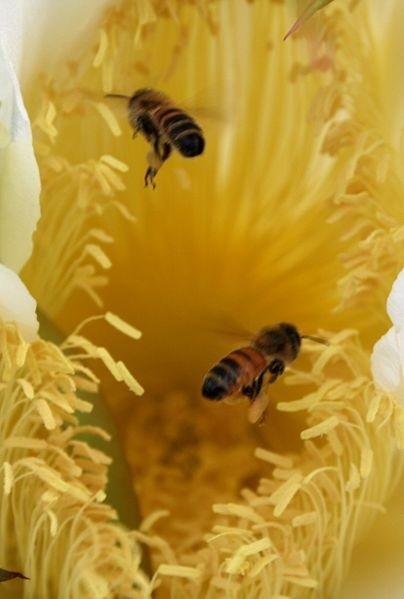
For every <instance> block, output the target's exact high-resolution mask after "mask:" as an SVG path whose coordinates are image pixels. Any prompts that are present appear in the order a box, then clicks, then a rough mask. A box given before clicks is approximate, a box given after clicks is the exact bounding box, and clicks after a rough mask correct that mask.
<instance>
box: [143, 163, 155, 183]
mask: <svg viewBox="0 0 404 599" xmlns="http://www.w3.org/2000/svg"><path fill="white" fill-rule="evenodd" d="M156 175H157V169H155V168H154V167H153V166H149V168H148V169H147V171H146V174H145V176H144V186H145V187H148V186H149V183H150V185H151V186H152V187H153V189H155V188H156V184H155V182H154V177H155V176H156Z"/></svg>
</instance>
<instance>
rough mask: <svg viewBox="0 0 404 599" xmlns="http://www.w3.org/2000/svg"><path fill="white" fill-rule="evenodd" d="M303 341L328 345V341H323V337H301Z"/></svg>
mask: <svg viewBox="0 0 404 599" xmlns="http://www.w3.org/2000/svg"><path fill="white" fill-rule="evenodd" d="M301 338H302V339H310V341H315V342H316V343H321V344H322V345H328V341H327V339H323V338H322V337H316V336H313V335H301Z"/></svg>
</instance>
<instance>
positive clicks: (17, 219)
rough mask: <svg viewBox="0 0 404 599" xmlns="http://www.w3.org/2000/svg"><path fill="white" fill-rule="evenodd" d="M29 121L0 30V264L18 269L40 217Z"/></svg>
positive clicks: (26, 252)
mask: <svg viewBox="0 0 404 599" xmlns="http://www.w3.org/2000/svg"><path fill="white" fill-rule="evenodd" d="M39 192H40V180H39V171H38V165H37V163H36V160H35V155H34V149H33V147H32V136H31V127H30V123H29V119H28V116H27V113H26V110H25V108H24V104H23V101H22V97H21V93H20V89H19V85H18V81H17V77H16V74H15V72H14V69H13V65H12V62H11V59H10V56H9V55H8V52H7V49H6V45H5V43H4V38H3V36H2V32H1V29H0V262H2V263H3V264H6V265H7V266H9V267H10V268H12V269H13V270H15V271H18V270H20V268H21V267H22V266H23V264H24V263H25V262H26V260H27V259H28V258H29V256H30V254H31V251H32V234H33V232H34V230H35V227H36V223H37V221H38V219H39V215H40V207H39Z"/></svg>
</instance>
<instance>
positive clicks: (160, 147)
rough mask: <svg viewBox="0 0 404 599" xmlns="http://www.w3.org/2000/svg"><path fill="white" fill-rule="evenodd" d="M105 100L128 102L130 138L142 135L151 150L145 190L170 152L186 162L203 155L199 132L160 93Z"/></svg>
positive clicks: (147, 90) (144, 92) (144, 91)
mask: <svg viewBox="0 0 404 599" xmlns="http://www.w3.org/2000/svg"><path fill="white" fill-rule="evenodd" d="M107 97H109V98H124V99H126V100H127V102H128V118H129V123H130V125H131V126H132V128H133V131H134V133H133V137H135V136H136V135H137V134H138V133H141V134H142V135H144V137H145V138H146V140H147V141H148V142H149V143H150V145H151V146H152V150H151V152H149V154H148V155H147V160H148V163H149V166H148V168H147V170H146V174H145V178H144V180H145V185H146V187H147V186H148V185H149V184H150V185H152V187H155V183H154V179H155V177H156V175H157V173H158V171H159V169H160V168H161V166H162V165H163V163H164V162H165V161H166V160H167V158H169V156H170V154H171V152H172V150H173V148H174V149H176V150H177V151H178V152H179V153H180V154H182V156H184V157H185V158H193V157H194V156H199V155H200V154H202V152H203V150H204V148H205V139H204V137H203V133H202V129H201V128H200V126H199V125H198V124H197V123H196V122H195V121H194V119H193V118H192V117H191V116H189V115H188V114H187V113H186V112H184V111H183V110H181V109H180V108H177V107H176V106H174V104H173V103H172V102H171V100H170V99H169V98H168V97H167V96H166V95H164V94H163V93H162V92H159V91H156V90H154V89H150V88H144V89H139V90H137V91H135V93H134V94H133V95H132V96H124V95H122V94H107Z"/></svg>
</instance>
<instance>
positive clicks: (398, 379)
mask: <svg viewBox="0 0 404 599" xmlns="http://www.w3.org/2000/svg"><path fill="white" fill-rule="evenodd" d="M387 313H388V315H389V317H390V319H391V321H392V323H393V326H392V327H391V328H390V329H389V330H388V332H387V333H386V334H385V335H383V336H382V337H381V338H380V339H379V340H378V341H377V342H376V343H375V345H374V347H373V352H372V356H371V368H372V374H373V379H374V381H375V383H376V385H377V387H379V388H380V389H382V390H383V391H387V392H389V393H394V394H396V395H397V396H398V399H399V400H400V401H401V403H403V404H404V368H403V367H404V270H402V271H401V272H400V273H399V274H398V276H397V278H396V280H395V281H394V283H393V286H392V288H391V292H390V294H389V297H388V298H387Z"/></svg>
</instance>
